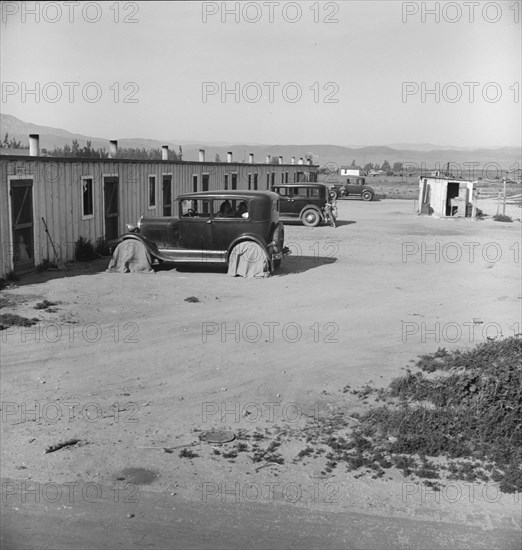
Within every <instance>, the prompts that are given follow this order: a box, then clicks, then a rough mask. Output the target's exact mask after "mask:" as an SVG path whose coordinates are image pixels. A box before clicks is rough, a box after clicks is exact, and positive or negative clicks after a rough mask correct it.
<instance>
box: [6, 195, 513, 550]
mask: <svg viewBox="0 0 522 550" xmlns="http://www.w3.org/2000/svg"><path fill="white" fill-rule="evenodd" d="M519 217H520V216H519ZM339 218H340V223H339V226H338V227H337V228H335V229H334V228H331V227H318V228H305V227H303V226H300V225H294V226H286V244H287V245H288V246H290V248H291V250H292V253H293V254H292V255H291V256H290V258H289V259H288V260H287V261H286V262H285V263H284V265H283V267H282V269H281V270H280V271H279V272H278V273H277V275H276V276H273V277H271V278H269V279H265V280H244V279H237V278H235V279H233V278H229V277H227V276H226V274H225V272H224V270H222V269H198V270H176V269H169V268H164V269H161V270H160V271H158V272H157V273H156V274H153V275H138V274H135V275H124V274H109V273H104V272H94V271H93V270H92V266H91V271H90V272H88V273H86V274H85V273H82V271H81V270H78V269H77V268H74V269H72V270H71V271H69V272H67V275H68V276H67V277H64V278H55V279H51V280H46V274H42V275H34V276H32V278H31V279H29V281H30V282H31V284H21V285H20V286H19V287H18V288H16V289H12V290H7V291H4V292H2V298H3V299H4V300H3V301H4V306H5V311H6V312H10V311H13V312H17V313H19V314H21V315H25V316H27V317H30V318H31V317H37V318H39V319H40V320H41V322H40V323H39V324H37V325H35V326H33V327H29V328H24V329H22V328H16V329H11V330H7V331H3V332H2V333H1V338H2V343H1V359H2V367H1V369H2V370H1V375H2V379H1V381H2V384H1V391H2V476H3V478H4V482H3V485H2V509H3V513H4V517H6V518H9V528H10V530H11V531H10V534H9V533H6V535H5V536H8V535H9V540H10V544H12V547H13V548H15V547H16V548H22V547H33V548H46V547H47V548H49V547H54V546H53V544H52V540H53V538H52V537H53V535H52V533H49V532H48V531H49V529H50V528H46V529H44V532H43V534H42V533H38V532H37V531H34V532H33V533H32V534H31V533H29V534H28V533H27V532H26V531H24V530H23V529H22V528H21V526H22V525H23V523H24V517H29V516H31V517H36V516H38V514H41V515H42V516H41V521H42V525H50V524H51V523H52V522H49V518H51V517H52V518H59V517H61V514H62V513H63V517H64V518H66V520H67V521H66V522H65V524H64V525H65V526H66V525H68V524H69V522H70V523H71V524H74V525H75V529H80V531H81V533H83V535H85V534H86V533H88V532H89V531H90V530H91V529H92V525H93V521H94V518H96V517H98V516H96V514H98V515H100V514H101V516H103V517H104V520H105V521H106V523H105V524H103V525H107V526H111V525H114V533H117V532H125V530H126V529H127V527H126V526H127V525H128V524H129V522H130V523H132V522H133V521H134V522H135V523H136V524H139V525H141V526H143V530H150V531H153V532H154V533H155V534H156V536H155V537H152V538H151V539H150V540H149V543H148V547H151V548H161V547H174V545H173V544H171V543H170V542H169V543H168V544H166V545H163V546H162V543H161V536H162V533H164V534H168V533H171V532H172V531H171V530H169V529H170V527H166V526H165V523H164V522H165V518H164V517H163V516H162V513H163V512H161V511H162V510H164V509H166V508H164V507H165V506H169V507H170V506H171V505H172V506H171V507H172V508H176V507H179V509H180V510H183V512H182V513H181V517H185V518H193V521H194V522H195V523H194V525H196V524H197V525H198V527H197V528H196V527H194V529H195V530H196V531H198V532H199V533H200V535H199V538H198V539H197V540H198V541H200V542H201V547H206V546H208V547H210V546H212V547H219V544H221V545H222V547H230V546H231V545H233V544H231V545H228V544H227V541H230V542H231V543H233V541H234V540H239V543H238V544H237V545H239V546H243V545H244V544H243V543H244V541H243V539H240V538H238V539H234V535H233V533H234V531H233V530H234V528H237V529H238V533H240V532H241V533H243V531H242V530H244V532H245V533H247V532H248V529H249V526H250V527H251V528H252V529H253V532H255V533H258V535H257V536H259V537H261V532H260V530H262V529H261V527H260V526H259V522H258V519H256V518H257V517H258V514H259V517H265V516H263V514H265V512H264V511H263V510H265V508H266V505H269V506H268V509H270V510H272V512H273V514H274V516H269V515H268V516H266V517H267V518H268V517H271V518H272V520H274V521H275V519H274V518H276V516H277V518H279V519H277V521H278V522H280V523H282V524H284V523H285V521H286V520H285V518H288V524H287V527H288V531H287V535H288V537H290V536H291V535H292V532H293V531H292V529H296V525H297V524H298V520H297V519H295V518H296V517H297V516H299V514H301V513H302V514H304V513H305V512H306V513H308V514H312V515H313V516H314V517H315V519H314V520H310V523H309V525H312V527H310V532H313V531H314V530H316V528H315V527H313V525H314V521H319V520H318V519H317V518H320V517H323V518H324V521H325V524H326V525H331V523H330V522H334V523H335V521H338V518H339V516H335V515H336V514H349V513H350V514H364V515H365V516H364V517H366V515H369V517H373V518H374V521H375V522H376V523H374V524H372V523H371V522H370V523H366V524H364V525H365V526H364V528H362V531H361V532H363V531H364V532H365V530H368V529H370V530H371V529H372V528H375V529H376V532H381V533H383V536H384V533H386V532H387V531H388V532H389V533H394V535H393V536H392V535H390V536H391V538H390V539H383V540H386V547H388V548H390V547H395V548H402V547H412V546H415V547H429V545H425V546H423V545H422V544H418V543H415V542H414V541H413V539H412V540H410V539H407V538H406V539H405V538H404V537H405V536H406V535H405V534H404V533H407V532H408V529H410V532H411V529H416V528H417V527H412V525H415V526H421V525H422V524H421V523H415V522H421V520H422V521H428V522H429V526H430V527H429V529H428V528H426V532H429V533H432V535H431V539H430V540H433V541H436V540H445V539H444V538H442V539H438V538H437V537H438V535H437V533H439V534H440V536H441V537H443V533H444V532H446V531H447V530H448V529H452V528H453V527H455V526H459V527H460V528H462V529H464V531H465V530H466V529H467V530H468V531H469V533H472V532H473V533H475V534H474V535H473V537H472V538H469V544H468V543H466V540H468V539H467V538H466V537H467V536H462V537H461V538H458V537H457V538H458V547H462V548H465V547H469V548H473V547H477V544H478V542H477V541H479V542H480V541H483V542H484V544H486V543H487V544H488V547H492V548H506V547H513V548H514V547H515V546H516V545H518V544H519V540H520V531H519V530H520V521H521V520H520V501H519V500H517V499H518V498H519V496H518V495H502V494H500V493H498V491H496V488H495V487H488V486H484V485H477V484H475V485H473V484H469V483H468V484H465V483H458V484H455V486H453V487H451V491H450V489H448V490H447V491H446V492H444V491H443V492H442V493H439V494H438V496H437V495H436V494H434V493H433V492H431V491H430V490H429V489H428V488H427V487H426V486H425V485H424V484H422V483H415V481H412V480H410V479H404V478H403V477H402V476H401V474H400V473H399V472H395V473H393V472H392V473H390V474H389V475H387V476H386V478H385V479H371V478H370V477H368V476H363V477H356V476H354V475H353V472H344V471H343V470H341V469H336V470H334V472H333V475H332V476H331V477H325V476H324V475H323V476H321V475H318V473H317V472H319V471H321V469H322V467H323V465H324V461H321V459H316V460H305V461H296V460H294V459H295V457H296V456H297V454H298V453H299V451H300V450H302V449H303V448H304V447H305V444H306V443H305V441H304V440H303V439H301V438H300V436H299V433H300V430H301V428H302V427H303V426H304V425H306V423H307V422H310V421H311V420H316V419H320V418H322V417H324V416H327V415H329V414H331V413H332V411H333V410H344V411H350V410H352V409H353V410H355V409H356V408H357V407H359V406H360V403H359V402H358V401H357V400H355V398H354V397H353V396H352V397H350V396H349V394H347V393H343V391H342V389H343V387H345V386H346V385H348V384H349V385H350V386H351V387H357V386H363V385H365V384H367V383H368V382H370V381H373V383H374V384H375V385H378V386H379V385H385V384H388V383H389V382H390V380H391V379H392V378H394V377H396V376H398V375H400V374H402V373H403V370H401V369H402V368H404V367H406V366H407V365H408V362H409V361H410V360H411V359H415V358H416V356H417V355H418V354H421V353H429V352H432V351H435V350H436V349H437V347H439V346H440V347H446V348H447V349H456V348H464V347H469V346H472V345H473V344H475V343H478V342H481V341H484V340H485V339H486V338H488V337H489V338H495V337H499V336H501V335H503V336H509V335H513V334H515V333H518V332H521V330H520V321H521V320H520V306H521V293H520V277H519V275H520V223H518V222H517V223H512V224H505V223H497V222H493V221H491V220H484V221H471V220H438V219H433V218H428V217H420V216H416V215H415V213H414V211H413V201H401V200H396V201H377V202H371V203H364V202H356V201H343V202H340V203H339ZM105 263H106V262H105ZM98 267H100V268H103V267H104V265H103V266H102V263H100V264H99V266H98ZM47 278H48V277H47ZM38 281H46V282H38ZM23 282H24V281H22V283H23ZM187 298H191V300H188V301H187ZM43 299H46V300H48V301H51V302H55V303H56V305H55V306H51V311H46V310H35V309H34V306H35V305H36V304H37V303H38V302H41V301H42V300H43ZM196 299H197V300H196ZM348 414H349V412H348ZM212 428H219V429H226V430H230V431H232V432H233V433H234V434H235V435H236V436H237V435H241V434H243V435H244V434H250V435H251V436H254V434H257V435H256V438H257V439H258V440H259V442H260V444H269V443H270V442H271V441H273V439H274V438H275V437H276V436H277V434H280V433H281V430H286V433H287V434H290V435H289V436H288V437H287V438H286V439H285V442H284V444H283V445H281V446H280V447H279V449H278V452H279V453H280V456H281V457H282V458H283V459H284V461H283V462H282V463H281V464H271V465H268V466H267V467H265V468H263V469H258V465H257V464H256V463H255V462H253V461H252V458H251V455H249V453H248V452H241V453H239V454H237V453H236V454H237V456H226V455H227V452H229V451H230V449H231V448H232V447H231V444H229V445H228V446H227V445H223V446H213V445H211V444H208V443H204V442H201V441H200V440H199V437H198V436H199V435H200V434H201V432H202V431H207V430H210V429H212ZM241 430H243V432H241ZM67 440H78V443H76V444H75V445H71V446H68V447H64V448H63V449H60V450H57V451H55V452H50V453H46V452H45V450H46V448H48V446H50V445H54V444H56V443H60V442H62V443H63V442H66V441H67ZM245 441H246V440H245ZM251 443H252V440H250V442H248V443H247V442H246V443H245V445H247V446H248V445H250V444H251ZM183 446H184V447H183ZM164 449H167V451H165V450H164ZM183 449H184V451H183ZM250 450H251V449H250ZM180 451H182V452H183V454H184V456H180ZM224 455H225V456H224ZM125 468H143V469H145V470H146V471H147V472H150V476H151V477H150V479H147V480H146V482H145V483H144V484H142V485H139V486H138V485H136V483H138V482H139V481H137V480H138V478H136V479H133V478H132V476H129V475H128V474H125V473H123V474H122V470H124V469H125ZM417 481H418V480H417ZM71 483H77V485H74V488H75V489H76V492H75V493H74V494H73V496H72V497H71V496H70V487H71V485H70V484H71ZM122 483H123V484H124V485H123V486H121V484H122ZM67 484H69V485H67ZM66 488H68V489H67V491H66ZM109 489H110V490H111V491H112V493H111V494H112V495H114V494H118V499H119V500H118V501H117V502H116V503H113V504H114V505H112V506H108V505H106V504H103V503H104V502H105V503H106V501H107V499H109V500H110V499H111V498H112V500H115V499H114V498H113V497H107V491H108V490H109ZM31 490H33V493H31V492H30V491H31ZM34 491H36V493H34ZM53 491H54V492H53ZM495 491H496V492H495ZM31 495H32V496H31ZM35 495H36V496H38V497H39V498H40V500H39V502H37V501H36V500H35V499H36V496H35ZM53 495H55V496H54V498H55V501H54V502H52V500H53ZM58 495H59V496H58ZM31 499H32V500H31ZM124 499H127V501H125V502H124ZM128 499H131V500H128ZM165 499H168V503H167V504H165ZM91 501H92V502H93V503H98V504H99V505H98V506H97V507H96V508H94V507H95V506H96V505H95V504H92V503H91ZM86 503H88V504H89V505H87V504H86ZM129 503H130V505H131V507H130V508H129ZM145 503H146V505H145ZM222 505H223V506H225V507H226V510H227V514H229V516H227V517H228V519H227V520H226V521H227V522H231V523H229V524H228V526H227V527H225V526H223V525H222V522H224V521H225V519H224V518H225V516H226V514H224V513H223V515H222V514H220V513H217V512H216V511H215V510H216V507H221V506H222ZM229 505H231V508H229ZM235 505H238V507H236V508H234V506H235ZM156 506H157V510H158V515H157V517H156V516H155V513H154V510H156V508H155V507H156ZM57 507H58V508H59V507H63V509H62V510H63V511H62V512H60V513H58V512H57V511H56V508H57ZM133 507H134V508H133ZM131 508H133V509H134V511H132V512H129V510H130V509H131ZM94 509H95V510H96V512H95V511H94ZM71 510H74V512H71ZM228 510H232V511H231V512H230V513H229V512H228ZM234 510H236V511H235V512H234ZM282 510H287V512H282ZM160 512H161V513H160ZM127 514H134V516H132V517H130V518H127ZM199 514H200V515H199ZM334 516H335V517H336V518H337V519H334ZM17 517H18V518H19V519H17ZM205 518H207V519H205ZM292 518H294V519H292ZM385 518H394V520H393V521H392V525H399V524H400V525H401V526H402V525H403V524H402V523H400V521H404V522H406V523H404V529H405V531H404V529H403V531H401V529H402V527H401V529H397V530H393V529H392V530H391V531H390V529H389V528H387V527H386V525H388V523H386V522H388V521H391V520H389V519H386V521H385ZM187 520H188V519H187ZM200 521H201V523H200V524H198V522H200ZM267 521H268V520H267ZM394 521H397V522H399V523H396V524H395V523H394ZM250 522H251V523H250ZM379 522H380V523H379ZM363 523H364V522H363ZM52 524H53V525H55V526H56V523H52ZM230 525H231V526H232V527H230ZM234 525H235V526H236V527H234ZM408 525H409V526H410V527H408ZM202 526H207V527H208V533H218V535H216V537H217V539H216V538H209V539H207V540H206V541H205V540H203V538H201V537H203V535H201V529H204V527H202ZM470 527H472V528H473V529H469V528H470ZM141 528H142V527H140V529H141ZM129 529H133V528H132V527H130V528H129ZM220 529H221V531H220ZM229 529H232V532H231V533H229V531H228V530H229ZM281 529H283V527H281ZM419 529H420V531H422V530H423V529H424V528H423V527H419ZM379 530H380V531H379ZM138 531H139V529H138ZM305 531H306V530H305ZM464 531H462V532H464ZM22 532H25V538H24V539H23V540H21V541H20V540H18V539H17V537H19V536H21V535H20V533H22ZM99 532H100V533H102V532H105V536H106V541H105V542H106V544H104V545H103V547H106V548H110V547H117V545H116V544H115V545H114V546H111V540H112V539H111V533H112V528H111V529H110V530H109V531H103V530H101V531H99ZM466 532H467V531H466ZM81 533H80V535H81ZM219 533H222V535H223V539H222V541H224V542H223V543H220V540H219ZM227 533H228V534H227ZM332 533H333V535H332V537H329V538H328V539H326V538H325V539H324V541H322V542H325V546H329V547H332V548H339V547H343V548H346V547H354V548H363V547H372V548H373V547H377V546H376V545H375V541H376V540H378V537H376V538H374V539H372V541H373V544H374V545H373V546H372V544H370V542H368V540H366V539H364V537H362V538H361V537H359V538H356V539H354V541H355V540H356V541H358V542H354V543H353V544H351V543H349V541H348V542H347V539H346V533H345V535H342V533H341V531H340V530H339V529H337V527H332ZM401 533H402V534H401ZM492 533H493V534H494V533H497V534H498V535H499V536H498V537H496V538H495V536H491V534H492ZM501 533H502V536H500V534H501ZM80 535H79V536H80ZM83 535H82V536H83ZM241 536H243V535H241ZM325 536H326V535H325ZM336 536H338V537H339V538H335V537H336ZM459 536H460V535H459ZM469 536H470V537H471V535H469ZM238 537H239V534H238ZM343 537H344V538H343ZM102 539H103V537H101V535H100V536H99V537H98V538H95V539H94V540H95V541H98V542H99V541H101V540H102ZM57 540H58V539H57ZM60 540H61V539H60ZM63 540H66V539H63ZM81 540H86V539H83V538H82V539H81ZM117 540H120V539H117ZM117 540H116V539H115V541H116V542H117ZM143 540H144V542H143V544H145V540H147V539H143ZM259 540H260V541H261V542H259V544H257V546H256V544H254V541H252V544H251V546H252V547H277V546H274V540H273V539H271V538H270V537H269V538H264V539H263V538H260V539H259ZM281 540H282V543H281V545H280V546H279V547H281V548H283V547H284V548H286V547H291V545H290V544H289V543H288V540H290V539H285V538H284V537H283V538H282V539H281ZM285 540H286V543H285V542H284V541H285ZM454 540H457V539H454ZM263 541H264V542H266V544H264V543H263ZM63 544H65V543H63ZM118 544H119V543H118ZM120 546H125V544H123V543H121V544H120ZM180 546H182V545H180ZM180 546H178V547H180ZM301 546H302V545H301ZM315 546H317V545H315ZM450 546H451V544H450V543H448V545H447V546H445V545H444V544H442V545H441V546H440V547H450ZM56 547H59V545H57V546H56ZM62 547H65V546H62ZM97 547H98V546H97ZM142 547H143V546H142ZM195 547H198V545H197V544H196V545H195ZM432 547H433V546H432ZM484 547H485V546H484Z"/></svg>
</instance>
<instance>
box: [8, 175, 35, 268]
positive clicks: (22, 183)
mask: <svg viewBox="0 0 522 550" xmlns="http://www.w3.org/2000/svg"><path fill="white" fill-rule="evenodd" d="M10 194H11V220H12V222H11V223H12V236H13V243H14V245H13V262H14V270H15V271H22V270H24V269H30V268H32V267H34V218H33V181H32V180H17V181H12V182H11V189H10Z"/></svg>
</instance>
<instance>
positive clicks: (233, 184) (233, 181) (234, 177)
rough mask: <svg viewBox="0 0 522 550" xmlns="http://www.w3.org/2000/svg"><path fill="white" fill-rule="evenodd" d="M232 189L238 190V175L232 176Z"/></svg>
mask: <svg viewBox="0 0 522 550" xmlns="http://www.w3.org/2000/svg"><path fill="white" fill-rule="evenodd" d="M232 189H237V174H232Z"/></svg>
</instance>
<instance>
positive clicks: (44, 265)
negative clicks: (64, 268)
mask: <svg viewBox="0 0 522 550" xmlns="http://www.w3.org/2000/svg"><path fill="white" fill-rule="evenodd" d="M51 267H53V268H56V267H57V265H56V264H55V263H54V262H51V260H49V258H44V259H43V260H42V262H41V263H39V264H38V265H37V266H36V271H38V272H39V273H41V272H42V271H47V270H48V269H49V268H51Z"/></svg>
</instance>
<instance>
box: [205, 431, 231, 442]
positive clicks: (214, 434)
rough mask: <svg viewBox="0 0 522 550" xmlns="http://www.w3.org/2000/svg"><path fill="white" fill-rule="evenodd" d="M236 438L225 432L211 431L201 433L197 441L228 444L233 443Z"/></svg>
mask: <svg viewBox="0 0 522 550" xmlns="http://www.w3.org/2000/svg"><path fill="white" fill-rule="evenodd" d="M235 438H236V436H235V435H234V434H233V433H232V432H229V431H227V430H211V431H209V432H203V433H202V434H201V435H200V436H199V439H200V440H201V441H205V442H206V443H229V442H230V441H234V439H235Z"/></svg>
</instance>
